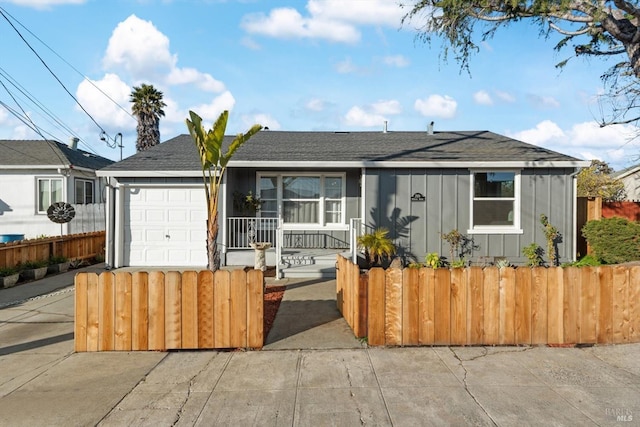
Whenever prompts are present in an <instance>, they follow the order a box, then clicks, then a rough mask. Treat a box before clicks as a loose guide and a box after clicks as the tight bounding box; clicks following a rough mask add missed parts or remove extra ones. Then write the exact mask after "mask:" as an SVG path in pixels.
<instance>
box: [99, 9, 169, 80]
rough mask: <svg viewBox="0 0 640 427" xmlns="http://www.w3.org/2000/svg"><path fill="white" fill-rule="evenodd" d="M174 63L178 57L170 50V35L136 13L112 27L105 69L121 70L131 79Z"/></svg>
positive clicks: (161, 71) (158, 71)
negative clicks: (166, 34) (128, 74)
mask: <svg viewBox="0 0 640 427" xmlns="http://www.w3.org/2000/svg"><path fill="white" fill-rule="evenodd" d="M176 62H177V56H176V55H173V54H171V52H170V51H169V38H168V37H167V36H165V35H164V34H162V33H161V32H160V31H158V29H156V27H155V26H154V25H153V23H151V22H150V21H144V20H142V19H140V18H138V17H137V16H135V15H131V16H129V17H128V18H127V19H125V20H124V21H123V22H121V23H119V24H118V26H117V27H116V28H115V30H113V33H112V34H111V38H109V45H108V47H107V51H106V52H105V56H104V58H103V64H104V66H105V68H106V69H116V70H117V69H124V70H126V71H128V72H129V73H130V74H131V76H132V77H133V79H134V80H137V79H142V78H144V79H147V80H148V79H149V76H150V75H156V74H158V73H161V74H165V73H167V72H170V71H171V70H172V69H173V68H174V67H175V64H176Z"/></svg>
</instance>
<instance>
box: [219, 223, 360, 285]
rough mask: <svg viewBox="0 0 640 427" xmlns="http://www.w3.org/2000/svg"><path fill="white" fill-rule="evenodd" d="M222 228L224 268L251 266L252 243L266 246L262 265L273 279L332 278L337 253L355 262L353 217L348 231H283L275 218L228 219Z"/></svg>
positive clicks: (356, 233) (355, 225) (357, 229)
mask: <svg viewBox="0 0 640 427" xmlns="http://www.w3.org/2000/svg"><path fill="white" fill-rule="evenodd" d="M225 225H226V226H225V227H224V228H223V241H224V242H225V243H224V245H223V248H222V252H223V259H224V261H225V265H227V266H233V265H254V260H255V250H254V249H253V248H252V246H251V245H252V244H255V243H270V247H269V249H267V250H266V251H265V256H266V263H267V265H269V266H275V267H276V277H277V278H283V277H288V278H302V277H305V278H335V275H336V270H335V265H336V257H337V255H339V254H342V255H344V256H347V257H349V258H350V259H354V260H355V259H356V257H357V254H358V250H357V244H356V241H357V237H358V236H359V235H360V234H361V233H362V232H363V225H362V221H361V220H360V219H359V218H358V219H356V218H354V219H352V220H351V221H350V225H349V228H348V230H339V231H332V232H327V231H326V230H319V229H313V228H312V227H310V228H308V229H300V228H287V226H286V224H283V222H282V220H280V219H278V218H260V217H229V218H227V221H226V222H225Z"/></svg>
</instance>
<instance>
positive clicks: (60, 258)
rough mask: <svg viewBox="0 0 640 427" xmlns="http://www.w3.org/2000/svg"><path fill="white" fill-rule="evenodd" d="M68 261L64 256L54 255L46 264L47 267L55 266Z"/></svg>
mask: <svg viewBox="0 0 640 427" xmlns="http://www.w3.org/2000/svg"><path fill="white" fill-rule="evenodd" d="M67 261H69V258H67V257H65V256H57V255H54V256H52V257H51V258H49V261H47V262H48V264H49V265H55V264H62V263H65V262H67Z"/></svg>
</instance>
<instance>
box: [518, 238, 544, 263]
mask: <svg viewBox="0 0 640 427" xmlns="http://www.w3.org/2000/svg"><path fill="white" fill-rule="evenodd" d="M543 254H544V250H542V248H541V247H540V245H539V244H537V243H535V242H533V243H532V244H530V245H529V246H525V247H524V248H522V255H524V256H526V257H527V266H529V267H538V266H540V265H542V264H543V262H544V261H543V260H542V255H543Z"/></svg>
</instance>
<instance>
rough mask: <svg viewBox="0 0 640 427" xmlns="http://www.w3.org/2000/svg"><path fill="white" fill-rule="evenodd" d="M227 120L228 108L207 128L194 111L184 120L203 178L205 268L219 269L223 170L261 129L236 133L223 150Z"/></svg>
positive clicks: (255, 128) (260, 127) (256, 127)
mask: <svg viewBox="0 0 640 427" xmlns="http://www.w3.org/2000/svg"><path fill="white" fill-rule="evenodd" d="M228 119H229V111H227V110H225V111H223V112H222V113H221V114H220V117H218V120H216V122H215V123H214V125H213V127H212V128H211V130H208V131H207V130H206V129H205V128H204V126H203V125H202V118H201V117H200V116H199V115H197V114H196V113H194V112H193V111H189V118H188V119H187V128H188V129H189V134H190V135H191V138H192V139H193V142H194V143H195V144H196V147H198V153H199V154H200V163H201V164H202V180H203V182H204V192H205V195H206V200H207V263H208V265H207V268H209V270H211V271H216V270H217V269H218V268H220V252H219V251H218V245H217V240H218V199H219V195H220V185H221V184H222V177H223V175H224V171H225V170H226V168H227V163H229V160H231V157H233V155H234V154H235V152H236V150H237V149H238V148H240V146H242V144H244V143H245V142H247V141H248V140H249V138H251V137H252V136H253V135H255V134H256V133H258V132H259V131H260V129H262V126H260V125H253V126H252V127H251V129H249V130H248V131H247V133H244V134H242V133H239V134H238V135H236V137H235V138H234V139H233V141H231V144H230V145H229V147H228V148H227V152H226V153H225V152H223V151H222V150H223V148H224V147H223V145H224V133H225V130H226V128H227V120H228Z"/></svg>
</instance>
